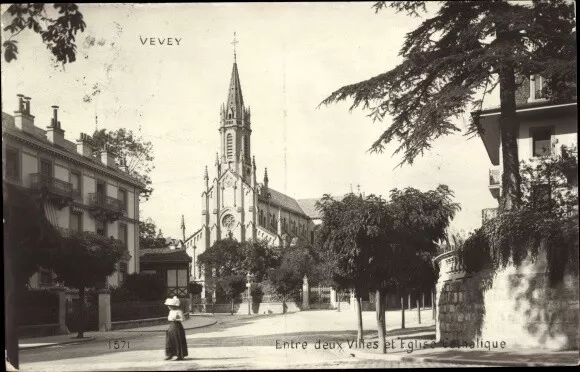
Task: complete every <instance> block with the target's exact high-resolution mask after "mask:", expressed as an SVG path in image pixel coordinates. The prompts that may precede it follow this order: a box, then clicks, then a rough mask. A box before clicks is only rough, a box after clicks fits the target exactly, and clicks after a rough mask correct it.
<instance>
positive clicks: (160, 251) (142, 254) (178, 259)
mask: <svg viewBox="0 0 580 372" xmlns="http://www.w3.org/2000/svg"><path fill="white" fill-rule="evenodd" d="M191 260H192V259H191V257H189V255H188V254H187V253H186V252H185V250H183V249H168V248H149V249H142V250H140V251H139V262H141V263H189V262H191Z"/></svg>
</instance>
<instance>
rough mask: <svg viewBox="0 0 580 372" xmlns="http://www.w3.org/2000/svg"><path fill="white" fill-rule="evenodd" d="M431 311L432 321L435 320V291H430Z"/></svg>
mask: <svg viewBox="0 0 580 372" xmlns="http://www.w3.org/2000/svg"><path fill="white" fill-rule="evenodd" d="M431 310H432V311H433V320H435V311H436V310H435V290H434V289H432V290H431Z"/></svg>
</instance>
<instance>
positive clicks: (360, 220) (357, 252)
mask: <svg viewBox="0 0 580 372" xmlns="http://www.w3.org/2000/svg"><path fill="white" fill-rule="evenodd" d="M385 206H386V203H385V201H384V200H383V199H381V198H379V197H376V196H374V195H370V196H367V197H366V198H363V197H362V196H356V195H354V194H348V195H346V196H345V197H344V199H343V200H341V201H337V200H334V199H333V198H332V197H331V196H329V195H324V196H323V197H322V199H321V200H320V201H319V202H318V203H317V208H318V210H319V211H320V212H321V215H322V225H321V227H320V230H319V233H318V239H319V241H320V245H321V248H322V249H323V250H324V251H326V252H329V254H330V255H332V256H333V257H334V262H335V265H336V266H335V268H334V270H333V271H334V272H333V279H334V280H335V282H337V283H339V284H340V285H341V287H343V288H353V289H354V293H355V297H356V309H357V339H358V341H359V342H363V325H362V308H361V302H362V296H363V293H364V292H368V291H369V289H371V286H370V284H371V281H372V280H373V277H372V275H371V273H370V270H369V267H370V266H371V265H372V264H373V261H374V260H375V259H376V252H377V250H378V247H379V246H380V245H381V243H382V240H383V239H384V238H385V231H386V230H385V226H386V224H385V222H386V218H383V217H384V216H385V212H384V209H385ZM379 332H381V329H380V328H379ZM383 341H384V338H383Z"/></svg>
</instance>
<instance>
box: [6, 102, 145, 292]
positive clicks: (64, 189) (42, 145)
mask: <svg viewBox="0 0 580 372" xmlns="http://www.w3.org/2000/svg"><path fill="white" fill-rule="evenodd" d="M58 109H59V108H58V107H57V106H52V110H53V116H52V119H51V122H50V123H49V125H48V126H47V127H46V129H42V128H40V127H39V126H37V125H36V123H35V121H34V116H33V115H32V110H31V99H30V97H25V96H24V95H21V94H19V95H18V107H17V110H16V111H14V114H13V115H9V114H7V113H5V112H2V159H3V169H4V171H3V181H4V182H8V183H10V184H12V185H15V186H17V187H20V188H22V189H24V190H27V192H29V193H30V194H31V195H33V196H34V197H36V198H42V199H43V200H44V203H43V205H44V212H45V215H46V218H47V219H48V220H49V221H50V223H51V224H52V225H53V226H55V227H58V228H59V229H70V230H75V231H91V232H95V233H97V234H101V235H104V236H108V237H113V238H115V239H119V240H120V241H122V242H123V243H124V244H125V246H126V248H127V251H126V253H125V255H124V256H123V258H122V259H121V260H120V261H119V263H118V264H117V267H116V271H115V273H113V274H112V275H111V276H109V277H108V278H106V279H105V283H103V286H118V285H120V284H121V283H122V282H123V279H124V277H125V276H126V275H127V274H131V273H137V272H139V193H140V190H141V189H142V188H143V187H144V185H143V184H142V183H141V182H140V181H139V180H137V179H136V178H134V177H132V176H130V175H129V173H128V170H127V167H126V165H124V161H123V160H122V159H120V161H119V160H117V159H116V158H115V155H114V154H113V153H112V152H111V151H110V149H109V148H104V149H93V148H92V147H91V138H90V137H89V136H88V135H86V134H84V133H81V135H80V138H79V139H78V140H76V141H75V142H71V141H69V140H67V139H65V136H64V133H65V130H64V129H63V128H64V127H63V126H61V122H60V118H59V117H58ZM71 265H74V262H71ZM54 285H55V283H54V275H53V273H52V272H50V271H49V270H41V272H39V273H36V274H34V275H33V276H32V277H31V279H30V286H31V287H32V288H50V287H52V286H54Z"/></svg>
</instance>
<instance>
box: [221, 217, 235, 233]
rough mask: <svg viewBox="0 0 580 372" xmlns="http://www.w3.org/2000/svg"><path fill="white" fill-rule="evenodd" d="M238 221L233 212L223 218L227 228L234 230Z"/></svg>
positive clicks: (223, 223) (223, 224)
mask: <svg viewBox="0 0 580 372" xmlns="http://www.w3.org/2000/svg"><path fill="white" fill-rule="evenodd" d="M235 223H236V219H235V218H234V216H232V215H231V214H227V215H225V216H224V218H222V226H223V227H225V228H226V229H227V230H232V229H233V228H234V224H235Z"/></svg>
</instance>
